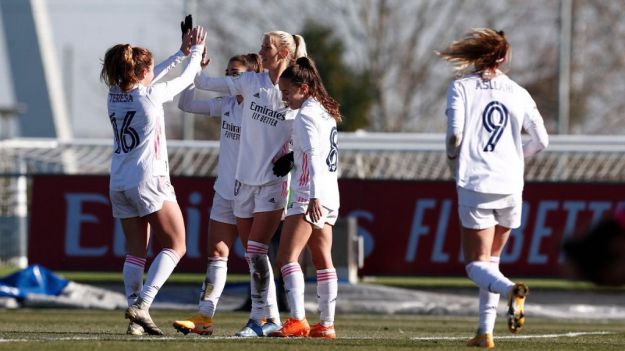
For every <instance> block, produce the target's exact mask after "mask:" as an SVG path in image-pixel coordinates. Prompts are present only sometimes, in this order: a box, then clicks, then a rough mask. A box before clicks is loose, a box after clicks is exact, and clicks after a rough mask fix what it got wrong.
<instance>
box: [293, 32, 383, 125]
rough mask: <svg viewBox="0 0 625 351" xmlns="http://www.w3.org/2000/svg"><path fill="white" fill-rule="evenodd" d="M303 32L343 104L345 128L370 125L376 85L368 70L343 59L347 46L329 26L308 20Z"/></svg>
mask: <svg viewBox="0 0 625 351" xmlns="http://www.w3.org/2000/svg"><path fill="white" fill-rule="evenodd" d="M302 35H303V36H304V38H305V40H306V47H307V50H308V55H309V56H310V57H312V58H313V60H315V63H316V64H317V68H318V69H319V74H321V77H322V79H323V82H324V84H325V86H326V89H327V90H328V93H329V94H330V95H331V96H332V97H333V98H335V99H336V100H337V101H338V102H339V103H340V104H341V113H342V114H343V116H344V118H343V123H341V124H340V125H339V130H341V131H355V130H358V129H366V128H367V126H368V125H369V111H370V109H371V106H372V103H373V100H372V89H371V87H372V85H371V82H370V74H369V73H368V72H367V71H364V72H357V71H356V70H355V69H354V68H352V67H350V66H349V65H347V64H345V63H344V62H343V54H344V51H345V46H344V44H343V42H342V41H341V40H340V39H338V38H336V37H335V36H334V35H333V33H332V30H331V29H330V28H329V27H326V26H322V25H319V24H317V23H315V22H313V21H308V22H307V23H306V24H305V25H304V29H303V30H302Z"/></svg>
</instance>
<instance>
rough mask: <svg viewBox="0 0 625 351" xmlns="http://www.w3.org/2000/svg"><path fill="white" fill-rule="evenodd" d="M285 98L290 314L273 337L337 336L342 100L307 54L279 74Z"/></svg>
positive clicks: (284, 259) (284, 255)
mask: <svg viewBox="0 0 625 351" xmlns="http://www.w3.org/2000/svg"><path fill="white" fill-rule="evenodd" d="M280 90H281V91H282V98H283V99H284V101H286V103H287V105H288V106H289V107H290V108H291V109H293V110H299V112H298V114H297V116H296V117H295V120H294V121H293V134H292V140H293V156H294V157H293V159H294V167H293V173H292V177H293V178H292V183H291V189H292V194H291V200H290V202H289V205H288V207H287V208H288V209H287V214H286V219H285V220H284V225H283V228H282V236H281V241H280V249H279V250H278V264H279V265H280V270H281V272H282V277H283V279H284V286H285V291H286V292H287V299H288V302H289V307H290V318H289V319H287V320H286V322H284V324H283V325H282V328H281V329H280V330H279V331H276V332H274V333H272V334H271V336H280V337H287V336H308V335H309V334H310V336H311V337H321V338H332V339H333V338H336V332H335V330H334V310H335V305H336V296H337V277H336V269H334V265H333V264H332V253H331V249H332V226H333V225H334V224H335V223H336V219H337V216H338V210H339V187H338V182H337V174H336V171H337V163H338V149H337V129H336V125H337V123H339V122H341V114H340V112H339V105H338V103H337V102H336V101H335V100H334V99H333V98H332V97H330V96H329V95H328V93H327V91H326V89H325V87H324V85H323V82H322V81H321V77H320V76H319V72H318V71H317V68H316V67H315V64H314V62H313V60H311V59H309V58H307V57H302V58H299V59H297V62H296V64H295V65H294V66H291V67H289V68H287V69H286V70H285V71H284V72H283V73H282V75H281V77H280ZM305 246H308V248H309V249H310V252H311V255H312V261H313V265H314V266H315V268H316V269H317V297H318V302H319V312H320V322H319V323H318V324H315V325H313V327H312V328H310V326H309V325H308V322H307V320H306V316H305V311H304V287H305V285H304V274H303V273H302V268H301V267H300V265H299V263H298V258H299V256H300V254H301V253H302V250H303V249H304V247H305Z"/></svg>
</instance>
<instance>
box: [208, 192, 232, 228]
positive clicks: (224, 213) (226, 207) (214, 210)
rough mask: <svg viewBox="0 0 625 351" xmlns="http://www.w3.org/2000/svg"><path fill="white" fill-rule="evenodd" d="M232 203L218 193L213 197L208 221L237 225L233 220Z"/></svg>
mask: <svg viewBox="0 0 625 351" xmlns="http://www.w3.org/2000/svg"><path fill="white" fill-rule="evenodd" d="M233 206H234V201H233V200H226V199H224V198H223V197H222V196H221V195H219V193H218V192H215V195H214V196H213V206H212V207H211V215H210V219H212V220H214V221H217V222H221V223H227V224H234V225H236V224H237V220H236V218H234V209H233Z"/></svg>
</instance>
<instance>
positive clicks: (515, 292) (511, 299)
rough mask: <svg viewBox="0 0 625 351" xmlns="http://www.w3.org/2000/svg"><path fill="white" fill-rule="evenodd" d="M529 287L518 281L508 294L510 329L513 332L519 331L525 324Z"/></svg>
mask: <svg viewBox="0 0 625 351" xmlns="http://www.w3.org/2000/svg"><path fill="white" fill-rule="evenodd" d="M528 293H529V288H528V287H527V285H525V284H523V283H516V284H514V286H513V287H512V290H510V293H509V294H508V329H509V330H510V332H512V333H518V332H520V331H521V329H523V326H524V325H525V314H523V305H524V304H525V297H526V296H527V294H528Z"/></svg>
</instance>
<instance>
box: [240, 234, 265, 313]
mask: <svg viewBox="0 0 625 351" xmlns="http://www.w3.org/2000/svg"><path fill="white" fill-rule="evenodd" d="M268 251H269V246H267V245H265V244H263V243H259V242H256V241H251V240H250V241H248V242H247V250H246V253H245V255H246V256H247V258H248V259H249V261H248V265H249V267H250V293H251V297H252V310H251V311H250V319H253V320H254V321H256V322H257V323H259V324H260V323H261V321H262V320H263V318H265V317H266V316H265V314H266V313H265V311H266V307H267V295H268V294H267V293H268V290H269V281H270V279H269V277H270V271H271V264H270V263H269V257H267V252H268Z"/></svg>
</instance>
